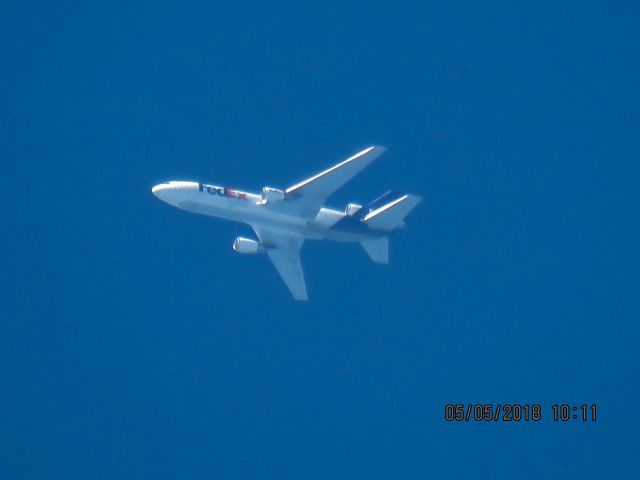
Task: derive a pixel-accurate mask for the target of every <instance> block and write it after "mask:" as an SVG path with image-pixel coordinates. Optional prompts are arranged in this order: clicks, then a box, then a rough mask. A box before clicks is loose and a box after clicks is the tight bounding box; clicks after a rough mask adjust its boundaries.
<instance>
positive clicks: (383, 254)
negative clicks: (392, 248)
mask: <svg viewBox="0 0 640 480" xmlns="http://www.w3.org/2000/svg"><path fill="white" fill-rule="evenodd" d="M360 244H361V245H362V248H364V250H365V251H366V252H367V253H368V254H369V256H370V257H371V260H373V261H374V262H376V263H389V237H387V236H386V235H385V236H384V237H380V238H373V239H369V240H361V241H360Z"/></svg>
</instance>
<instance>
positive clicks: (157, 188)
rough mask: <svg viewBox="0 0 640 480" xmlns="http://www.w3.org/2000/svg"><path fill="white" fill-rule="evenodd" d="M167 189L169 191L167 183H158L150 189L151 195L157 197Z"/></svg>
mask: <svg viewBox="0 0 640 480" xmlns="http://www.w3.org/2000/svg"><path fill="white" fill-rule="evenodd" d="M168 189H169V184H168V183H160V184H158V185H155V186H154V187H152V188H151V193H153V194H154V195H155V196H156V197H157V196H158V194H159V193H161V192H163V191H165V190H168Z"/></svg>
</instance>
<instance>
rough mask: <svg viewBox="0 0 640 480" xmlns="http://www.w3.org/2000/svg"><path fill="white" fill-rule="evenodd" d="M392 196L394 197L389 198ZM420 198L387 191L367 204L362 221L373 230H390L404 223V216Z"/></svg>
mask: <svg viewBox="0 0 640 480" xmlns="http://www.w3.org/2000/svg"><path fill="white" fill-rule="evenodd" d="M393 197H396V198H395V199H394V200H391V198H393ZM389 200H390V201H389ZM420 200H422V199H421V198H420V197H418V196H416V195H410V194H405V195H401V196H398V195H397V194H393V193H392V192H387V193H385V194H384V195H383V196H382V197H380V198H379V199H376V200H374V201H373V202H371V204H370V205H368V207H369V209H368V210H369V212H368V213H367V214H366V215H364V217H363V218H362V221H363V222H364V223H365V224H366V225H367V226H368V227H369V228H372V229H373V230H383V231H385V232H391V231H393V230H395V229H396V228H398V227H402V226H403V225H404V218H405V217H406V216H407V215H408V214H409V212H411V210H413V209H414V208H415V206H416V205H418V203H420ZM383 202H388V203H383ZM381 203H383V204H381ZM363 246H364V245H363ZM365 249H366V247H365ZM367 251H368V250H367ZM370 255H371V254H370ZM372 258H373V257H372Z"/></svg>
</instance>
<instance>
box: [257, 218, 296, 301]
mask: <svg viewBox="0 0 640 480" xmlns="http://www.w3.org/2000/svg"><path fill="white" fill-rule="evenodd" d="M253 229H254V230H255V232H256V235H257V236H258V238H259V239H260V242H261V243H262V245H263V246H264V247H266V248H267V255H268V256H269V258H270V259H271V262H272V263H273V266H274V267H276V270H277V271H278V273H279V274H280V276H281V277H282V280H283V281H284V283H285V285H286V286H287V288H289V290H290V291H291V294H292V295H293V298H295V299H296V300H307V299H308V296H307V286H306V284H305V281H304V272H303V271H302V263H301V262H300V249H301V248H302V244H303V243H304V238H302V237H299V236H296V235H291V234H288V233H283V232H275V231H272V230H268V229H265V228H262V227H253Z"/></svg>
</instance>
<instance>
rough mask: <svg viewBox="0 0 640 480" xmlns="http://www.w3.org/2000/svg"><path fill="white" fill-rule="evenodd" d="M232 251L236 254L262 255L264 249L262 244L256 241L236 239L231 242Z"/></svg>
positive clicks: (242, 238)
mask: <svg viewBox="0 0 640 480" xmlns="http://www.w3.org/2000/svg"><path fill="white" fill-rule="evenodd" d="M233 251H234V252H238V253H244V254H249V255H253V254H255V253H262V252H264V251H265V248H264V247H263V246H262V244H261V243H260V242H258V241H256V240H251V239H250V238H244V237H238V238H236V239H235V240H234V241H233Z"/></svg>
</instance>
